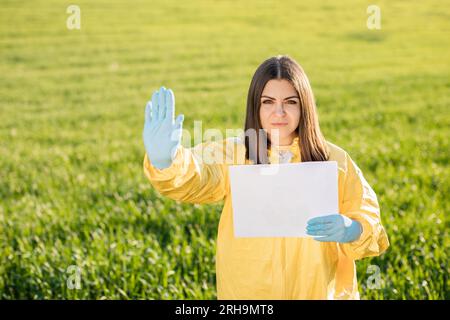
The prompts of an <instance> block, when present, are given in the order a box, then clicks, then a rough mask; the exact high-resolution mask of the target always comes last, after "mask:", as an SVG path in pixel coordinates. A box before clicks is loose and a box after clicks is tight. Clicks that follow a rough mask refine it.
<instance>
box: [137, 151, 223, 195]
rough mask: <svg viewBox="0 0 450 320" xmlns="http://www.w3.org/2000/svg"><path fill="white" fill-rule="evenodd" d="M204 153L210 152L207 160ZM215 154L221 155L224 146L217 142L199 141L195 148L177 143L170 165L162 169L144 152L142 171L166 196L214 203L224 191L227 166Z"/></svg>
mask: <svg viewBox="0 0 450 320" xmlns="http://www.w3.org/2000/svg"><path fill="white" fill-rule="evenodd" d="M203 152H209V154H210V157H209V160H208V161H205V160H204V157H203V156H202V154H203ZM211 154H212V156H211ZM216 156H219V157H220V156H223V148H221V144H220V143H217V142H209V143H203V144H198V145H197V146H195V147H194V148H185V147H183V146H179V147H178V149H177V152H176V155H175V158H174V160H173V162H172V164H171V166H170V167H168V168H165V169H162V170H160V169H158V168H155V167H154V166H152V164H151V159H149V158H148V155H147V154H146V155H145V157H144V173H145V175H146V177H147V178H148V179H149V180H150V182H151V184H152V185H153V186H154V187H155V189H156V190H158V191H159V192H160V193H161V194H162V195H164V196H167V197H168V198H171V199H173V200H178V201H183V202H189V203H198V204H200V203H213V202H217V201H220V200H223V199H224V197H225V195H226V192H227V185H226V183H227V181H226V179H225V174H226V172H225V170H226V167H225V166H224V165H223V161H221V159H220V158H218V159H217V158H214V157H216ZM212 160H214V161H212Z"/></svg>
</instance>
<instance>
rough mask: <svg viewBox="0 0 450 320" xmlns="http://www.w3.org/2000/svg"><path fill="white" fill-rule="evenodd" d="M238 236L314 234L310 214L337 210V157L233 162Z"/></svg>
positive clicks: (323, 213) (234, 217) (235, 217)
mask: <svg viewBox="0 0 450 320" xmlns="http://www.w3.org/2000/svg"><path fill="white" fill-rule="evenodd" d="M229 173H230V183H231V197H232V207H233V220H234V233H235V236H236V237H310V236H308V235H306V225H307V221H308V220H309V219H310V218H313V217H318V216H324V215H330V214H336V213H338V210H339V208H338V169H337V162H336V161H311V162H296V163H285V164H272V165H270V164H269V165H235V166H229Z"/></svg>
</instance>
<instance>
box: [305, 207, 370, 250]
mask: <svg viewBox="0 0 450 320" xmlns="http://www.w3.org/2000/svg"><path fill="white" fill-rule="evenodd" d="M362 231H363V230H362V225H361V223H360V222H358V221H356V220H352V219H350V218H348V217H346V216H344V215H341V214H332V215H328V216H321V217H315V218H312V219H309V220H308V226H307V227H306V234H308V235H310V236H313V237H314V239H315V240H317V241H322V242H330V241H331V242H340V243H347V242H353V241H355V240H358V239H359V237H360V236H361V234H362Z"/></svg>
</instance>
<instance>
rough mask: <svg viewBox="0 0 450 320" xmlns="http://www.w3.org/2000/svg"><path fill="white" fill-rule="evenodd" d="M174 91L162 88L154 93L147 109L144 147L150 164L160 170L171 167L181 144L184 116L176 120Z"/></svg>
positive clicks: (181, 115)
mask: <svg viewBox="0 0 450 320" xmlns="http://www.w3.org/2000/svg"><path fill="white" fill-rule="evenodd" d="M174 116H175V96H174V94H173V91H172V90H170V89H166V88H164V87H161V88H160V89H159V90H156V91H155V92H153V95H152V100H151V101H149V102H148V103H147V106H146V108H145V124H144V132H143V138H144V146H145V150H146V152H147V156H148V158H149V160H150V163H151V164H152V165H153V166H154V167H156V168H158V169H164V168H168V167H170V165H171V164H172V161H173V159H174V157H175V153H176V150H177V148H178V146H179V145H180V143H181V135H182V130H183V121H184V115H183V114H180V115H179V116H178V117H177V119H176V120H174Z"/></svg>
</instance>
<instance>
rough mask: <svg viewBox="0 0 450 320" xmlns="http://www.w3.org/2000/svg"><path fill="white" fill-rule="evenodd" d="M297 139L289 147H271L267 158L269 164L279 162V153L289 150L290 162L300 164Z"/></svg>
mask: <svg viewBox="0 0 450 320" xmlns="http://www.w3.org/2000/svg"><path fill="white" fill-rule="evenodd" d="M298 142H299V137H295V138H294V140H292V143H291V144H290V145H286V146H271V147H270V149H269V150H268V156H269V159H270V162H271V163H278V162H279V158H278V157H279V154H280V152H286V151H287V150H289V151H290V152H291V153H292V160H291V161H290V162H300V148H299V144H298Z"/></svg>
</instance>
